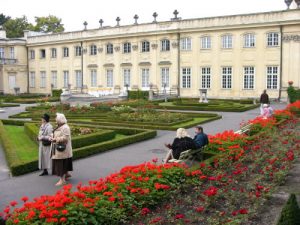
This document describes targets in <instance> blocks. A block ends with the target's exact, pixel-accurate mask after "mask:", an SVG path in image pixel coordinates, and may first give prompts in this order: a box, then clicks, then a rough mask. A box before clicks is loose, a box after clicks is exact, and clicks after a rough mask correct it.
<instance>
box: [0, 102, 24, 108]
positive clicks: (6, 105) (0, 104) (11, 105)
mask: <svg viewBox="0 0 300 225" xmlns="http://www.w3.org/2000/svg"><path fill="white" fill-rule="evenodd" d="M18 106H20V104H5V103H3V104H2V103H0V108H1V107H2V108H8V107H18Z"/></svg>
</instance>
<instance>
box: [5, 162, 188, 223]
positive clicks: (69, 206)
mask: <svg viewBox="0 0 300 225" xmlns="http://www.w3.org/2000/svg"><path fill="white" fill-rule="evenodd" d="M185 173H186V167H185V166H184V165H182V164H167V165H156V164H151V163H144V164H140V165H137V166H127V167H124V168H123V169H121V170H120V172H119V173H115V174H111V175H109V176H108V177H106V178H104V179H99V180H95V181H90V182H89V185H88V186H82V185H80V184H79V185H78V186H77V190H76V191H72V186H71V185H66V186H64V187H63V189H62V190H60V191H58V192H57V193H56V194H55V195H52V196H41V197H38V198H35V199H34V201H30V202H29V201H28V198H27V197H23V198H22V201H23V202H24V204H23V205H22V206H21V207H20V208H16V205H17V202H16V201H13V202H11V203H10V206H7V208H6V209H5V210H4V213H5V216H4V218H5V219H8V221H7V224H18V223H20V224H32V223H34V222H35V221H40V222H41V223H63V224H81V223H80V222H79V221H86V222H89V224H93V223H96V222H97V223H99V224H118V223H119V221H126V220H127V218H128V217H131V216H134V215H136V214H143V215H146V214H147V213H149V212H150V211H149V210H148V209H147V208H145V206H148V207H149V206H154V205H156V204H157V203H158V202H160V201H161V200H163V199H165V198H166V197H167V196H168V195H169V193H170V192H171V191H172V190H174V189H175V188H176V187H177V186H178V185H180V183H182V182H184V181H185ZM11 207H14V209H13V211H12V209H11Z"/></svg>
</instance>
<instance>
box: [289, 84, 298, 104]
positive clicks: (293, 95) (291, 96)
mask: <svg viewBox="0 0 300 225" xmlns="http://www.w3.org/2000/svg"><path fill="white" fill-rule="evenodd" d="M287 93H288V96H289V100H290V102H291V103H294V102H295V101H297V100H300V90H296V89H295V88H294V87H293V86H292V85H290V86H289V87H288V89H287Z"/></svg>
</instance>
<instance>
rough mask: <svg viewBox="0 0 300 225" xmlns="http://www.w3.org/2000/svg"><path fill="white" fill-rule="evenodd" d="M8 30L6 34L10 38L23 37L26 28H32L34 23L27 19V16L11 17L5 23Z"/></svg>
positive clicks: (4, 25)
mask: <svg viewBox="0 0 300 225" xmlns="http://www.w3.org/2000/svg"><path fill="white" fill-rule="evenodd" d="M3 27H4V29H5V30H6V36H7V37H8V38H18V37H23V31H24V30H32V29H33V25H32V24H31V23H29V22H28V21H27V17H26V16H23V17H19V18H15V19H9V20H7V21H6V22H5V23H4V24H3Z"/></svg>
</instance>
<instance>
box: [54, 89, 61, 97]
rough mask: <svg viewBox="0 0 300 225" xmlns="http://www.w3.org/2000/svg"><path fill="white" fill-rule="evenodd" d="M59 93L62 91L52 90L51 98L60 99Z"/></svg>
mask: <svg viewBox="0 0 300 225" xmlns="http://www.w3.org/2000/svg"><path fill="white" fill-rule="evenodd" d="M61 93H62V89H53V90H52V97H60V95H61Z"/></svg>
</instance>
